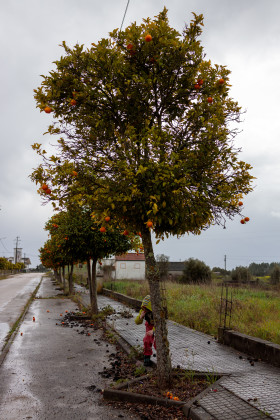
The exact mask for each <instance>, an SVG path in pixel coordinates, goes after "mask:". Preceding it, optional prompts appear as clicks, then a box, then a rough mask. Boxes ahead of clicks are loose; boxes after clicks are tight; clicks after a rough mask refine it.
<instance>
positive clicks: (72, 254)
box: [39, 204, 140, 314]
mask: <svg viewBox="0 0 280 420" xmlns="http://www.w3.org/2000/svg"><path fill="white" fill-rule="evenodd" d="M45 229H46V230H47V231H48V232H49V236H50V239H48V241H46V243H45V244H44V246H43V247H42V248H41V249H40V250H39V251H40V259H41V262H42V264H43V265H44V266H45V267H47V268H52V269H53V270H54V273H55V275H56V277H57V278H59V279H62V282H63V287H64V289H65V286H66V284H65V267H66V266H68V267H69V270H68V271H69V275H68V289H69V294H70V295H72V294H73V267H74V263H75V262H78V261H81V262H86V264H87V273H88V284H89V291H90V303H91V312H92V313H93V314H97V313H98V306H97V287H96V264H97V261H98V260H101V259H102V258H107V257H109V256H110V255H120V254H123V253H126V252H127V251H129V250H131V249H134V250H137V251H138V250H139V247H140V242H139V237H138V236H137V235H133V234H129V235H124V234H123V231H122V230H121V229H120V228H116V227H114V228H112V227H110V226H109V227H108V228H107V229H106V232H104V233H103V232H100V224H99V223H95V221H94V214H93V213H92V211H91V210H90V209H88V208H85V207H84V206H83V207H81V206H79V205H77V204H75V205H72V206H71V207H69V209H68V210H65V211H60V212H58V213H57V214H55V215H54V216H52V217H51V218H50V220H48V222H47V223H46V225H45Z"/></svg>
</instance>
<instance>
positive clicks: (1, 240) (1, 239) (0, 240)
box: [0, 237, 10, 252]
mask: <svg viewBox="0 0 280 420" xmlns="http://www.w3.org/2000/svg"><path fill="white" fill-rule="evenodd" d="M3 239H6V237H5V238H0V242H1V244H2V246H3V248H4V249H5V251H6V252H10V251H8V250H7V248H6V247H5V244H4V242H3Z"/></svg>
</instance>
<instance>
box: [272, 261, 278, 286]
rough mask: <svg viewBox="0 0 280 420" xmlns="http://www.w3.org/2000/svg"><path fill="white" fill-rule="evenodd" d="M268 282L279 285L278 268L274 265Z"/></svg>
mask: <svg viewBox="0 0 280 420" xmlns="http://www.w3.org/2000/svg"><path fill="white" fill-rule="evenodd" d="M270 281H271V283H272V284H279V283H280V266H279V265H275V266H274V267H273V269H272V271H271V274H270Z"/></svg>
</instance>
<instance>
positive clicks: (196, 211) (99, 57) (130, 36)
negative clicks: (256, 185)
mask: <svg viewBox="0 0 280 420" xmlns="http://www.w3.org/2000/svg"><path fill="white" fill-rule="evenodd" d="M202 26H203V16H202V15H195V14H194V17H193V20H192V21H191V22H190V24H189V25H186V27H185V28H184V30H183V31H182V33H179V32H178V31H177V30H175V29H174V28H172V27H170V25H169V22H168V17H167V10H166V8H164V10H163V11H162V12H161V13H159V15H158V16H156V17H155V18H154V19H153V20H152V19H150V18H148V19H145V20H144V21H143V23H142V24H140V25H137V24H136V23H133V24H131V25H130V26H129V27H127V28H126V29H124V30H123V31H119V30H118V29H115V30H113V31H112V32H111V33H110V36H109V37H108V38H103V39H101V40H100V41H99V42H98V43H96V44H92V45H91V46H90V48H84V46H83V45H78V44H77V45H75V46H74V47H73V48H70V47H69V46H67V45H66V43H65V42H63V44H62V45H63V48H64V52H65V55H64V56H62V57H61V58H60V59H59V60H57V61H56V62H55V65H56V68H55V69H53V70H52V71H51V72H50V73H49V75H47V76H44V77H43V82H42V84H41V86H40V87H39V88H38V89H36V90H35V99H36V101H37V106H38V108H39V109H40V110H41V111H42V112H44V111H45V112H46V113H47V114H52V115H53V117H54V120H55V121H54V122H53V123H52V124H51V125H50V126H49V129H48V133H49V134H51V135H54V136H56V137H57V136H58V138H59V139H58V142H57V147H56V149H55V154H54V155H52V156H49V155H48V154H47V153H46V151H45V150H44V148H43V147H42V146H41V145H40V144H38V143H35V144H34V145H33V148H34V150H36V151H37V153H38V154H39V155H40V156H41V158H42V162H43V163H42V164H41V165H39V167H38V168H37V169H35V171H34V172H33V174H32V175H31V178H32V179H33V180H34V181H35V182H36V183H39V186H40V188H39V193H40V194H41V196H42V197H43V201H45V202H47V201H53V203H54V207H55V208H56V207H59V208H63V207H64V206H65V201H68V202H73V201H76V202H79V203H81V202H82V203H83V204H84V205H88V206H90V207H93V208H94V210H95V212H96V213H95V214H96V220H97V221H99V223H103V221H104V218H105V216H106V217H110V223H112V225H113V224H116V225H119V226H120V227H122V228H123V229H125V230H126V231H128V232H139V233H140V234H141V237H142V243H143V247H144V253H145V260H146V274H147V280H148V282H149V287H150V295H151V303H152V308H153V313H154V320H155V326H156V329H155V334H156V341H157V374H158V384H159V386H160V387H168V386H169V384H170V382H171V378H172V377H171V362H170V355H169V344H168V339H167V327H166V319H165V311H163V310H162V296H161V287H160V280H161V275H160V272H159V270H158V266H157V265H156V259H155V256H154V250H153V244H152V232H153V233H154V235H155V236H156V238H157V241H160V240H163V239H164V237H166V236H167V237H168V236H169V235H177V236H180V235H183V234H185V233H188V234H190V233H192V234H195V235H196V234H200V233H201V232H202V231H203V230H205V229H207V228H209V227H210V226H212V225H214V224H218V225H222V226H224V225H225V222H226V218H230V219H232V218H233V217H235V216H242V209H243V202H242V201H241V199H242V197H243V196H245V195H246V194H248V193H249V192H250V191H251V190H252V187H251V181H252V176H251V175H250V173H249V171H250V169H251V166H250V165H249V164H247V163H245V162H243V161H242V160H240V159H239V152H240V150H239V149H237V148H235V147H234V138H235V136H236V135H237V133H238V129H237V123H239V122H240V120H241V119H240V115H241V108H240V106H239V105H238V103H237V102H236V101H234V100H233V99H232V98H231V97H230V96H229V90H230V80H229V75H230V71H229V70H228V69H227V68H226V67H225V66H222V65H212V64H211V61H210V60H209V61H207V60H206V59H205V54H204V52H203V47H202V45H201V43H200V40H199V37H200V35H201V33H202ZM43 186H44V188H43ZM45 186H47V188H46V187H45ZM103 227H104V226H103Z"/></svg>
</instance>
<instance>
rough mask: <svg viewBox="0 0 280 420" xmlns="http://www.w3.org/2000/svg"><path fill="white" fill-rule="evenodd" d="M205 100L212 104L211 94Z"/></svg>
mask: <svg viewBox="0 0 280 420" xmlns="http://www.w3.org/2000/svg"><path fill="white" fill-rule="evenodd" d="M207 101H208V103H209V104H212V102H213V98H211V96H209V98H207Z"/></svg>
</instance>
